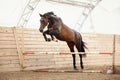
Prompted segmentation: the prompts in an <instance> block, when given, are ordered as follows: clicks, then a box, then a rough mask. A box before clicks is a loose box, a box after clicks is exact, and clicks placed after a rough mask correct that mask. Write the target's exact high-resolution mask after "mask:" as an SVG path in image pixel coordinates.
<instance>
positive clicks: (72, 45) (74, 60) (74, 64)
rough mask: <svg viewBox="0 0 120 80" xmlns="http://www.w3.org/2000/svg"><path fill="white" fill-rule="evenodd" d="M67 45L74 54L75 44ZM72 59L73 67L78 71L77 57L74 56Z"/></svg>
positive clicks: (68, 43) (69, 43)
mask: <svg viewBox="0 0 120 80" xmlns="http://www.w3.org/2000/svg"><path fill="white" fill-rule="evenodd" d="M67 45H68V47H69V48H70V51H71V52H74V43H73V42H67ZM72 57H73V67H74V69H77V67H76V59H75V58H76V55H75V54H72Z"/></svg>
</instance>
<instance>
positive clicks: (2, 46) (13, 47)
mask: <svg viewBox="0 0 120 80" xmlns="http://www.w3.org/2000/svg"><path fill="white" fill-rule="evenodd" d="M15 48H16V45H2V44H1V45H0V49H15Z"/></svg>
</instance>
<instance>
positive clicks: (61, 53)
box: [23, 51, 112, 55]
mask: <svg viewBox="0 0 120 80" xmlns="http://www.w3.org/2000/svg"><path fill="white" fill-rule="evenodd" d="M23 54H60V55H64V54H83V55H84V54H92V55H94V54H112V52H38V53H35V52H29V51H28V52H23Z"/></svg>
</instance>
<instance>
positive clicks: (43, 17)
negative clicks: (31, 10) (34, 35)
mask: <svg viewBox="0 0 120 80" xmlns="http://www.w3.org/2000/svg"><path fill="white" fill-rule="evenodd" d="M39 15H40V17H41V19H40V28H39V31H40V32H43V30H44V28H45V27H46V26H47V25H48V23H49V18H50V16H51V15H54V13H53V12H47V13H45V14H43V15H42V14H39Z"/></svg>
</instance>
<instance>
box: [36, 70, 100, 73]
mask: <svg viewBox="0 0 120 80" xmlns="http://www.w3.org/2000/svg"><path fill="white" fill-rule="evenodd" d="M34 72H60V73H64V72H66V73H101V72H102V71H100V70H47V69H46V70H34Z"/></svg>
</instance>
